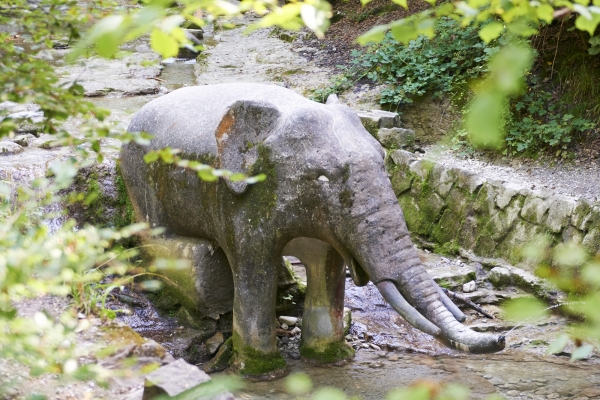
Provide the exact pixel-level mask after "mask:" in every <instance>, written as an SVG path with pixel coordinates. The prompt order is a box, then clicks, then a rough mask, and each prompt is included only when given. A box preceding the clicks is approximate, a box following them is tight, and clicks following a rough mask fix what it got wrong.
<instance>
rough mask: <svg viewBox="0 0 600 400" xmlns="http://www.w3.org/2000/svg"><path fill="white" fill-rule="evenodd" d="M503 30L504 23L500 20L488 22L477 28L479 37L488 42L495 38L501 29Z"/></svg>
mask: <svg viewBox="0 0 600 400" xmlns="http://www.w3.org/2000/svg"><path fill="white" fill-rule="evenodd" d="M503 30H504V25H503V24H502V23H500V22H490V23H489V24H487V25H486V26H484V27H483V28H481V29H480V30H479V37H480V38H481V40H483V41H484V42H485V43H489V42H491V41H492V40H494V39H496V38H497V37H498V36H500V34H501V33H502V31H503Z"/></svg>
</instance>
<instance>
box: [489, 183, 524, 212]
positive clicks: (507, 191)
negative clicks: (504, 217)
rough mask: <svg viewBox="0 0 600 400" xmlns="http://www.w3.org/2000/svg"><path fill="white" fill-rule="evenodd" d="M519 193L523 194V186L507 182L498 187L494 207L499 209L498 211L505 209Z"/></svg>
mask: <svg viewBox="0 0 600 400" xmlns="http://www.w3.org/2000/svg"><path fill="white" fill-rule="evenodd" d="M520 193H525V194H526V192H525V186H523V185H520V184H517V183H513V182H507V183H505V184H503V185H499V186H498V194H497V195H496V205H497V206H498V207H500V209H504V208H506V206H508V205H509V204H510V202H511V200H512V199H513V198H514V197H515V196H516V195H517V194H520Z"/></svg>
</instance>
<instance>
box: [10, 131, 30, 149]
mask: <svg viewBox="0 0 600 400" xmlns="http://www.w3.org/2000/svg"><path fill="white" fill-rule="evenodd" d="M34 139H35V136H34V135H32V134H31V133H25V134H22V135H17V136H15V138H14V139H13V140H12V141H13V142H15V143H16V144H18V145H19V146H22V147H27V146H29V143H31V142H32V141H33V140H34Z"/></svg>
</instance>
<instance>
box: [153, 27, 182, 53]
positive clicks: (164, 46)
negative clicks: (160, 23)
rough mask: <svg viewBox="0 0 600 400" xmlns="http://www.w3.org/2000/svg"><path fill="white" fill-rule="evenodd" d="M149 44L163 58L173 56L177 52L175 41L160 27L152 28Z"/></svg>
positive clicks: (177, 45) (177, 46) (177, 47)
mask: <svg viewBox="0 0 600 400" xmlns="http://www.w3.org/2000/svg"><path fill="white" fill-rule="evenodd" d="M150 46H151V47H152V49H153V50H154V51H156V52H157V53H158V54H160V55H161V56H163V58H169V57H175V56H176V55H177V53H179V44H178V43H177V41H176V40H175V39H173V38H172V37H171V36H169V35H167V34H166V33H165V32H163V31H161V30H160V29H154V30H153V31H152V33H151V34H150Z"/></svg>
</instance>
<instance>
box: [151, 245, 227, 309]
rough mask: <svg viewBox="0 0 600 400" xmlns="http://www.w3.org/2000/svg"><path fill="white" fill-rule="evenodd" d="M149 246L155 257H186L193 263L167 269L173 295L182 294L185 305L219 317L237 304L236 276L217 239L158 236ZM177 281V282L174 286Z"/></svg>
mask: <svg viewBox="0 0 600 400" xmlns="http://www.w3.org/2000/svg"><path fill="white" fill-rule="evenodd" d="M146 244H147V245H149V246H148V247H145V249H146V250H147V252H148V253H149V256H151V257H153V258H167V259H169V258H170V259H184V260H187V261H188V262H189V264H188V265H189V267H187V268H178V269H165V270H164V271H162V272H161V273H162V274H164V275H165V276H166V277H167V278H168V279H169V280H170V282H169V285H168V288H169V289H170V290H175V292H173V293H172V294H169V296H174V297H177V296H180V297H181V300H180V301H181V302H182V304H183V305H184V306H187V307H188V308H190V309H195V310H197V311H199V312H200V313H201V314H202V315H206V316H213V317H214V318H215V319H217V318H218V316H219V314H223V313H226V312H229V311H231V309H232V307H233V276H232V275H231V269H230V268H229V264H228V261H227V257H226V256H225V254H224V253H223V251H222V250H221V249H220V248H219V247H217V246H216V245H215V244H214V243H212V242H210V241H208V240H203V239H196V238H183V237H180V238H177V239H171V238H169V237H154V238H149V239H148V240H147V242H146ZM173 285H175V286H173Z"/></svg>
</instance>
